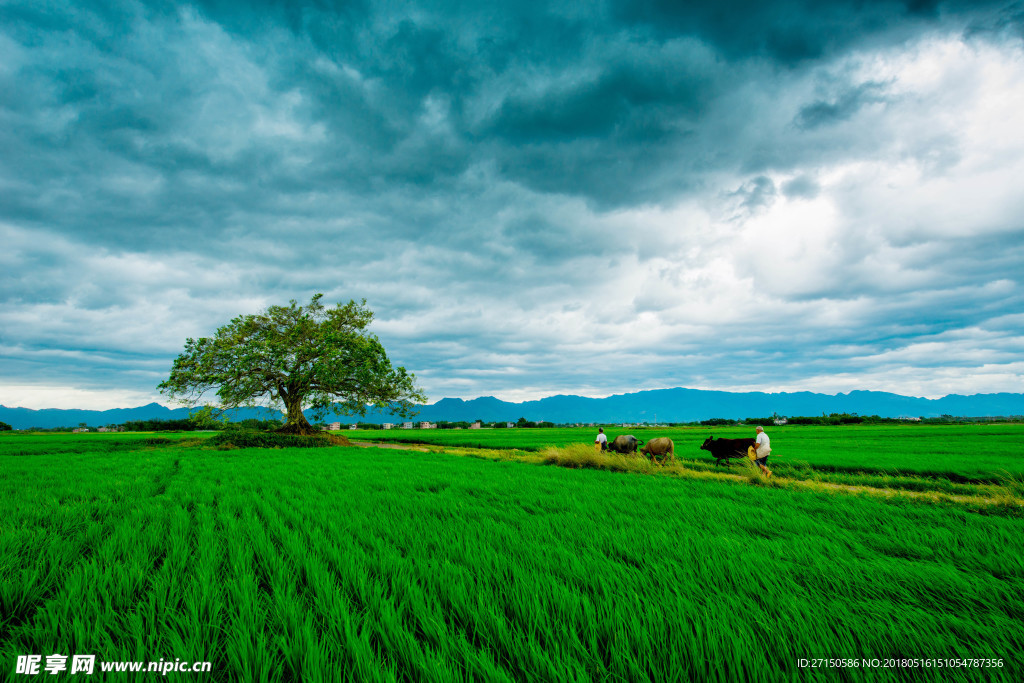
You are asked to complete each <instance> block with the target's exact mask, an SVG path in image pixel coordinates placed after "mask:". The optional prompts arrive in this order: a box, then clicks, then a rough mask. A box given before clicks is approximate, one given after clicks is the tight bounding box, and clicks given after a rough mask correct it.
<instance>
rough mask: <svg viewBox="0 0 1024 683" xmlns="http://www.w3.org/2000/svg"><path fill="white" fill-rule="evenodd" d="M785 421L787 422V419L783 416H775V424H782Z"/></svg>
mask: <svg viewBox="0 0 1024 683" xmlns="http://www.w3.org/2000/svg"><path fill="white" fill-rule="evenodd" d="M787 422H789V420H787V419H786V418H784V417H777V418H775V424H777V425H784V424H786V423H787Z"/></svg>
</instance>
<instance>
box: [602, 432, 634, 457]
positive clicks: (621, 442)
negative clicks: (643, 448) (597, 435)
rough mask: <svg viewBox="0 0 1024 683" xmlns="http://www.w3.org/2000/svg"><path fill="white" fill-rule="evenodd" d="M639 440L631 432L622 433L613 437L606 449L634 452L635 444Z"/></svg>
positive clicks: (617, 451) (618, 451)
mask: <svg viewBox="0 0 1024 683" xmlns="http://www.w3.org/2000/svg"><path fill="white" fill-rule="evenodd" d="M638 443H639V442H638V441H637V440H636V437H635V436H633V435H632V434H624V435H619V436H617V437H615V440H614V441H612V442H611V443H610V444H608V450H610V451H614V452H616V453H636V446H637V444H638Z"/></svg>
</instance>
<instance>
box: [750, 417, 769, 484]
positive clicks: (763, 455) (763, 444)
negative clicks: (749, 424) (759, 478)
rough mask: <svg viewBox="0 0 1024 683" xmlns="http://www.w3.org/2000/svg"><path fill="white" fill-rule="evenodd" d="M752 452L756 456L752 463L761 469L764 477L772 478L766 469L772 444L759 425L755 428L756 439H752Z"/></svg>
mask: <svg viewBox="0 0 1024 683" xmlns="http://www.w3.org/2000/svg"><path fill="white" fill-rule="evenodd" d="M754 451H755V456H756V457H755V459H754V463H755V464H756V465H757V466H758V467H760V468H761V472H763V473H764V476H766V477H770V476H772V471H771V470H770V469H768V456H769V455H771V452H772V442H771V439H769V438H768V435H767V434H765V433H764V427H762V426H760V425H758V427H757V438H756V439H754Z"/></svg>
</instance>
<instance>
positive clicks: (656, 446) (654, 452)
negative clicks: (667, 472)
mask: <svg viewBox="0 0 1024 683" xmlns="http://www.w3.org/2000/svg"><path fill="white" fill-rule="evenodd" d="M640 452H641V453H643V454H644V455H646V456H647V457H649V458H650V459H651V462H652V463H653V462H659V459H660V462H662V463H664V462H666V461H668V460H669V459H670V458H673V457H674V456H675V452H676V445H675V444H674V443H672V439H670V438H668V437H667V436H659V437H658V438H656V439H651V440H650V441H648V442H647V445H646V446H644V447H643V448H641V449H640Z"/></svg>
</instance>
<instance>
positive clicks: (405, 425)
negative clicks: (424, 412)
mask: <svg viewBox="0 0 1024 683" xmlns="http://www.w3.org/2000/svg"><path fill="white" fill-rule="evenodd" d="M402 429H412V422H403V423H402Z"/></svg>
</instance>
